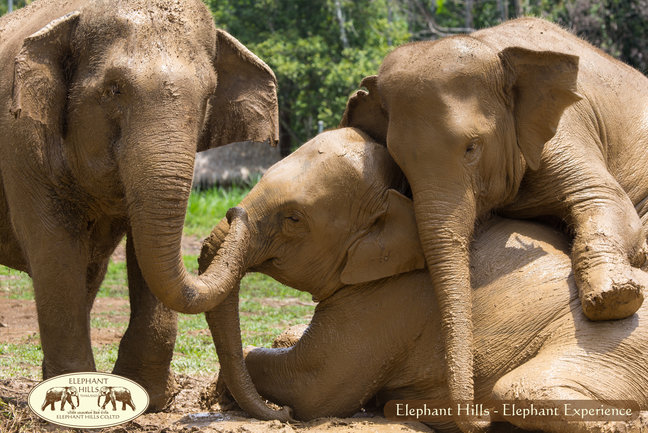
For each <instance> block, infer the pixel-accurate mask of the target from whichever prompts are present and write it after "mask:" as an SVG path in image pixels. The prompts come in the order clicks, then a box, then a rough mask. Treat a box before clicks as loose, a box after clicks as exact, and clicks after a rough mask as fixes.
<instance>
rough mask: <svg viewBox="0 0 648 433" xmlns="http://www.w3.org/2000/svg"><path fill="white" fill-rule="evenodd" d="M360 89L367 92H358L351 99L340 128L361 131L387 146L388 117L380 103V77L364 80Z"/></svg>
mask: <svg viewBox="0 0 648 433" xmlns="http://www.w3.org/2000/svg"><path fill="white" fill-rule="evenodd" d="M360 87H365V88H366V89H367V90H358V91H356V92H355V93H354V94H353V96H351V97H350V98H349V100H348V101H347V105H346V109H345V110H344V114H343V115H342V121H341V122H340V128H344V127H348V126H349V127H354V128H358V129H361V130H362V131H364V132H365V133H367V134H368V135H369V136H371V138H373V139H374V140H376V141H377V142H378V143H381V144H383V145H386V144H387V125H388V117H387V113H386V112H385V110H384V109H383V108H382V104H381V102H380V94H379V93H378V76H377V75H371V76H369V77H365V78H363V80H362V81H361V82H360Z"/></svg>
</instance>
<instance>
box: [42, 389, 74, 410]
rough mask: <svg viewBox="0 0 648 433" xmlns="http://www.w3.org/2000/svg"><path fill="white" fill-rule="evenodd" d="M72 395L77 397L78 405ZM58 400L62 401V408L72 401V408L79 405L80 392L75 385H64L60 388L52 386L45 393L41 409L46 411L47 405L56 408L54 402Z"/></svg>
mask: <svg viewBox="0 0 648 433" xmlns="http://www.w3.org/2000/svg"><path fill="white" fill-rule="evenodd" d="M72 397H76V406H74V403H73V402H72ZM57 401H60V402H61V410H63V409H65V403H66V402H67V403H70V406H71V407H72V409H74V408H75V407H79V394H78V393H77V389H76V387H75V386H63V387H58V388H50V389H48V390H47V392H46V393H45V401H44V402H43V406H42V407H41V411H44V410H45V408H46V407H47V406H51V409H52V410H55V409H54V403H56V402H57Z"/></svg>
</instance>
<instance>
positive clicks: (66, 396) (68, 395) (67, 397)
mask: <svg viewBox="0 0 648 433" xmlns="http://www.w3.org/2000/svg"><path fill="white" fill-rule="evenodd" d="M72 397H76V406H75V405H74V403H73V402H72ZM64 401H67V402H68V403H70V406H72V409H74V408H75V407H79V393H78V392H77V389H76V386H66V387H65V391H64V392H63V395H62V396H61V404H62V403H63V402H64Z"/></svg>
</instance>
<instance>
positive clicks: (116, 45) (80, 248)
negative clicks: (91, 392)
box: [0, 0, 278, 409]
mask: <svg viewBox="0 0 648 433" xmlns="http://www.w3.org/2000/svg"><path fill="white" fill-rule="evenodd" d="M0 41H1V42H0V104H1V107H0V130H1V131H2V134H1V136H0V155H1V156H0V263H2V264H4V265H7V266H11V267H13V268H15V269H19V270H22V271H26V272H28V273H29V275H30V276H31V278H32V279H33V282H34V291H35V299H36V306H37V311H38V321H39V329H40V336H41V343H42V348H43V353H44V359H43V377H44V378H49V377H52V376H55V375H58V374H62V373H69V372H76V371H93V370H94V369H95V364H94V359H93V355H92V349H91V344H90V332H89V326H90V325H89V311H90V308H91V306H92V303H93V301H94V298H95V296H96V293H97V290H98V288H99V286H100V283H101V281H102V280H103V277H104V275H105V273H106V267H107V264H108V260H109V257H110V254H111V253H112V251H113V250H114V249H115V247H116V245H117V244H118V243H119V241H120V240H121V239H122V238H123V237H124V235H125V234H127V235H128V236H127V248H126V249H127V264H128V280H129V291H130V299H131V319H130V324H129V327H128V330H127V331H126V334H125V336H124V338H123V339H122V341H121V345H120V349H119V356H118V360H117V363H116V365H115V368H114V372H115V373H117V374H121V375H123V376H126V377H130V378H132V379H134V380H136V381H137V382H139V383H140V384H142V385H143V386H144V387H145V388H146V390H147V391H148V392H149V394H150V396H151V408H152V409H160V408H162V407H163V406H164V405H165V404H166V402H167V401H168V399H169V397H170V396H171V395H172V386H173V377H172V374H171V372H170V370H169V365H170V361H171V356H172V353H173V345H174V342H175V334H176V326H177V325H176V315H175V313H174V312H172V311H171V310H170V309H169V308H171V309H174V310H178V311H183V312H189V313H191V312H193V313H196V312H202V311H206V310H208V309H210V308H212V307H213V306H214V305H216V304H217V303H218V302H220V301H222V300H223V299H224V298H225V297H226V296H227V294H228V293H229V291H230V290H232V288H233V287H234V286H236V283H237V281H238V279H239V278H240V266H238V267H237V266H233V265H234V264H235V263H239V264H242V263H243V255H244V245H243V244H241V242H242V239H243V238H244V235H243V233H242V232H240V231H239V232H238V234H234V233H233V235H232V236H233V237H232V238H231V239H230V240H229V241H228V245H229V246H228V250H229V257H227V261H226V262H225V261H224V260H225V258H224V260H220V261H215V262H214V263H213V264H212V267H210V269H209V270H208V272H206V273H205V274H204V275H203V276H201V277H195V276H192V275H190V274H189V273H187V271H186V269H185V267H184V265H183V263H182V255H181V237H182V227H183V223H184V217H185V212H186V204H187V200H188V197H189V192H190V188H191V179H192V173H193V164H194V157H195V153H196V151H197V150H203V149H207V148H210V147H216V146H219V145H222V144H226V143H230V142H239V141H244V140H253V141H259V142H261V141H270V142H274V141H276V140H277V137H278V123H277V99H276V79H275V77H274V74H273V73H272V71H271V70H270V69H269V68H268V66H267V65H265V64H264V63H263V62H262V61H261V60H260V59H258V58H257V57H256V56H255V55H254V54H252V53H251V52H250V51H249V50H247V49H246V48H245V47H244V46H243V45H241V44H240V43H239V42H238V41H237V40H236V39H234V38H233V37H232V36H230V35H229V34H227V33H226V32H224V31H222V30H217V29H216V28H215V26H214V23H213V20H212V17H211V15H210V13H209V11H208V9H207V8H206V6H205V5H204V4H203V3H202V2H201V1H199V0H184V1H180V0H164V1H162V0H132V1H108V0H66V1H64V0H47V1H45V0H43V1H34V2H33V3H31V4H30V5H29V6H27V7H25V8H22V9H20V10H18V11H16V12H14V13H13V14H9V15H6V16H4V17H2V18H1V19H0ZM235 225H236V223H235ZM241 227H243V226H241ZM241 230H243V231H244V229H243V228H242V229H241ZM235 231H236V230H235ZM158 299H159V300H158ZM160 301H162V303H163V304H164V305H163V304H162V303H160ZM167 307H168V308H167ZM232 335H235V336H236V338H239V337H238V333H237V330H234V332H233V333H232Z"/></svg>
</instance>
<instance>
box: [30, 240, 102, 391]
mask: <svg viewBox="0 0 648 433" xmlns="http://www.w3.org/2000/svg"><path fill="white" fill-rule="evenodd" d="M36 232H38V229H37V228H34V229H33V230H32V234H31V236H30V241H29V242H28V243H27V245H28V246H27V248H26V250H27V255H28V257H29V261H30V267H31V276H32V280H33V283H34V295H35V300H36V310H37V313H38V326H39V330H40V336H41V345H42V348H43V355H44V356H43V378H44V379H47V378H50V377H53V376H57V375H59V374H64V373H72V372H78V371H94V370H95V363H94V358H93V355H92V347H91V344H90V317H89V315H88V308H87V305H88V299H87V289H86V269H87V257H88V254H87V251H86V249H85V247H83V246H82V245H81V242H80V241H79V240H74V239H71V237H70V236H69V235H68V234H67V233H65V232H64V231H57V232H54V233H52V232H49V233H42V237H41V236H38V233H36Z"/></svg>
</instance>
